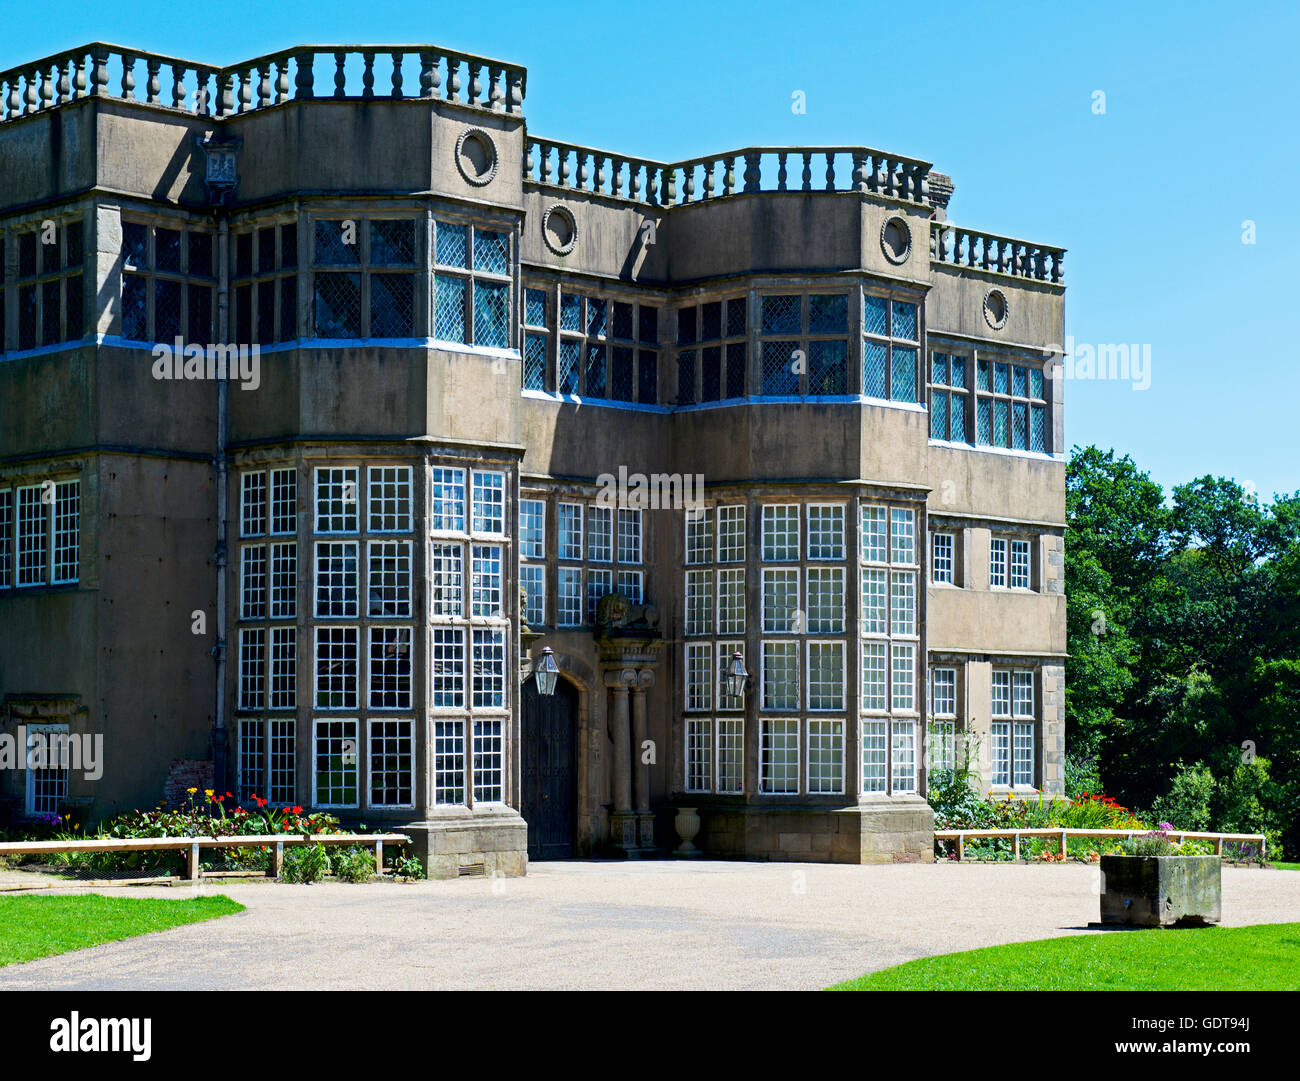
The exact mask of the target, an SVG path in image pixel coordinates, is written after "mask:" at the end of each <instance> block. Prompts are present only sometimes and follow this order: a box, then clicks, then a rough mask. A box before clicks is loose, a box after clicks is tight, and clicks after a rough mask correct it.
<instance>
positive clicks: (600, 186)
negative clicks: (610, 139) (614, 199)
mask: <svg viewBox="0 0 1300 1081" xmlns="http://www.w3.org/2000/svg"><path fill="white" fill-rule="evenodd" d="M607 161H609V158H607V157H606V156H605V155H604V154H597V155H596V157H595V162H596V189H595V190H596V191H598V192H599V193H600V194H602V195H604V194H605V177H606V175H607V174H606V173H605V163H606V162H607Z"/></svg>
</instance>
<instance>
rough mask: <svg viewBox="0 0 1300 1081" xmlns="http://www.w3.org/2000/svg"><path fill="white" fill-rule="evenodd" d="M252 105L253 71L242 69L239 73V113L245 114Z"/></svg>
mask: <svg viewBox="0 0 1300 1081" xmlns="http://www.w3.org/2000/svg"><path fill="white" fill-rule="evenodd" d="M252 104H253V69H252V68H243V69H241V70H240V72H239V110H238V111H239V112H241V113H246V112H248V110H249V109H250V108H251V107H252Z"/></svg>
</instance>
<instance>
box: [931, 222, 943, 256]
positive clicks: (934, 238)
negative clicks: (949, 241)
mask: <svg viewBox="0 0 1300 1081" xmlns="http://www.w3.org/2000/svg"><path fill="white" fill-rule="evenodd" d="M942 252H943V245H942V244H940V243H939V230H938V229H937V228H934V227H931V229H930V258H931V259H932V260H934V261H936V262H942V261H943V254H942Z"/></svg>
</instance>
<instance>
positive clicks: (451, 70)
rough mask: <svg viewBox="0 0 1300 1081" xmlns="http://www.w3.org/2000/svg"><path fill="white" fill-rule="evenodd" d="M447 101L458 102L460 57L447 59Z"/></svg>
mask: <svg viewBox="0 0 1300 1081" xmlns="http://www.w3.org/2000/svg"><path fill="white" fill-rule="evenodd" d="M447 100H448V101H457V102H458V101H460V57H459V56H449V57H447Z"/></svg>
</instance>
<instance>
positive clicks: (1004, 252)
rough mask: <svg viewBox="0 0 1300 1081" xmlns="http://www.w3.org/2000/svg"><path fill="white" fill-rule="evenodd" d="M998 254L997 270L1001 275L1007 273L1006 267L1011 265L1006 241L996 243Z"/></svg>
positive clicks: (1009, 250)
mask: <svg viewBox="0 0 1300 1081" xmlns="http://www.w3.org/2000/svg"><path fill="white" fill-rule="evenodd" d="M997 252H998V270H1000V271H1001V272H1002V273H1003V274H1005V273H1006V272H1007V267H1008V266H1010V265H1011V244H1010V242H1008V241H1001V240H999V241H997Z"/></svg>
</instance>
